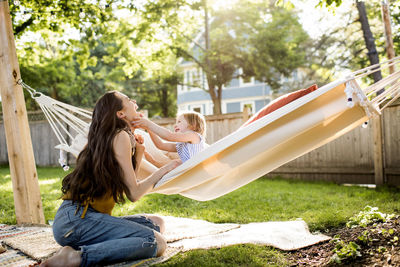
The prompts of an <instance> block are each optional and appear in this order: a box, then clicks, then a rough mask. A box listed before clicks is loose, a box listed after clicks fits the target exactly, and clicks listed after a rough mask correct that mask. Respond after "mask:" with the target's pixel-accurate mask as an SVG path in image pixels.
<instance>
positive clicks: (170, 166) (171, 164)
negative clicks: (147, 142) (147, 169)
mask: <svg viewBox="0 0 400 267" xmlns="http://www.w3.org/2000/svg"><path fill="white" fill-rule="evenodd" d="M181 164H182V161H181V160H180V159H174V160H171V161H170V162H168V163H167V164H165V165H164V166H163V167H162V168H165V170H166V173H167V172H170V171H172V170H173V169H175V168H176V167H178V166H179V165H181Z"/></svg>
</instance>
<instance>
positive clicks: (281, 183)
mask: <svg viewBox="0 0 400 267" xmlns="http://www.w3.org/2000/svg"><path fill="white" fill-rule="evenodd" d="M64 175H65V172H63V171H62V169H60V168H38V176H39V184H40V191H41V194H42V201H43V207H44V213H45V218H46V221H48V220H52V219H53V218H54V215H55V213H56V211H57V207H58V206H59V205H60V203H61V200H60V199H59V197H60V187H61V179H62V177H63V176H64ZM0 191H1V195H0V223H6V224H15V223H16V220H15V214H14V205H13V202H14V201H13V195H12V183H11V178H10V174H9V169H8V168H7V167H0ZM399 198H400V194H399V193H398V190H396V189H393V188H389V187H383V188H379V189H370V188H361V187H345V186H340V185H336V184H333V183H325V182H303V181H298V180H288V179H282V178H279V177H276V178H261V179H258V180H256V181H254V182H252V183H250V184H248V185H247V186H244V187H242V188H240V189H238V190H236V191H234V192H232V193H230V194H227V195H225V196H223V197H220V198H218V199H215V200H212V201H206V202H199V201H194V200H191V199H188V198H185V197H182V196H179V195H171V196H166V195H160V194H151V195H147V196H145V197H144V198H142V199H141V200H140V201H138V202H137V203H130V202H128V201H127V202H126V203H124V204H122V205H117V206H116V208H115V209H114V211H113V215H116V216H119V215H127V214H135V213H155V214H160V215H172V216H179V217H187V218H193V219H203V220H207V221H210V222H215V223H228V222H231V223H250V222H263V221H280V220H282V221H284V220H294V219H297V218H302V219H303V220H304V221H306V222H307V223H308V225H309V228H310V230H311V231H320V232H325V231H326V230H327V229H332V228H338V227H342V226H344V225H345V223H346V222H347V221H348V219H349V218H350V217H352V216H353V215H355V214H357V213H358V212H359V211H360V210H362V209H363V208H364V207H365V206H367V205H369V206H374V207H378V208H379V210H380V211H382V212H385V213H395V214H399V210H400V201H399ZM288 264H289V263H288V261H287V259H286V257H285V253H283V252H281V251H279V250H276V249H273V248H269V247H263V246H255V245H237V246H230V247H226V248H221V249H211V250H195V251H190V252H186V253H181V254H178V255H176V256H175V257H173V258H172V259H170V260H169V261H168V262H166V263H164V264H161V265H162V266H243V265H246V266H266V265H268V266H285V265H288Z"/></svg>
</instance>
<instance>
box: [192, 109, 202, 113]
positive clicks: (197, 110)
mask: <svg viewBox="0 0 400 267" xmlns="http://www.w3.org/2000/svg"><path fill="white" fill-rule="evenodd" d="M193 111H196V112H198V113H201V108H193Z"/></svg>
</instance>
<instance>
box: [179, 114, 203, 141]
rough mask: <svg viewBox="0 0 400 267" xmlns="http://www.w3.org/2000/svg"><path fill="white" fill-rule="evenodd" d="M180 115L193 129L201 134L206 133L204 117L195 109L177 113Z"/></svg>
mask: <svg viewBox="0 0 400 267" xmlns="http://www.w3.org/2000/svg"><path fill="white" fill-rule="evenodd" d="M180 115H183V117H184V118H185V120H186V122H187V123H188V124H189V125H190V127H191V129H192V130H193V131H195V132H196V133H199V134H201V135H203V136H204V135H205V134H206V119H205V118H204V116H203V115H202V114H201V113H198V112H196V111H187V112H184V113H181V114H179V115H178V116H180Z"/></svg>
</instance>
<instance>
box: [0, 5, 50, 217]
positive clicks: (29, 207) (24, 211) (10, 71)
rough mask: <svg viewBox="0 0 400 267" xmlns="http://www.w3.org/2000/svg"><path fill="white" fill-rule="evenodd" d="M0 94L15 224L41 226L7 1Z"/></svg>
mask: <svg viewBox="0 0 400 267" xmlns="http://www.w3.org/2000/svg"><path fill="white" fill-rule="evenodd" d="M0 70H1V71H0V91H1V98H2V102H1V104H2V107H3V120H4V128H5V133H6V141H7V149H8V160H9V163H10V173H11V179H12V184H13V193H14V204H15V214H16V218H17V223H19V224H20V223H44V222H45V221H44V215H43V208H42V201H41V198H40V190H39V181H38V176H37V172H36V165H35V158H34V155H33V148H32V140H31V135H30V131H29V124H28V116H27V113H26V107H25V99H24V94H23V90H22V87H21V86H20V85H19V84H18V83H17V82H18V80H19V79H20V78H21V76H20V71H19V65H18V59H17V53H16V50H15V42H14V34H13V28H12V23H11V17H10V10H9V7H8V1H4V0H0Z"/></svg>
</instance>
